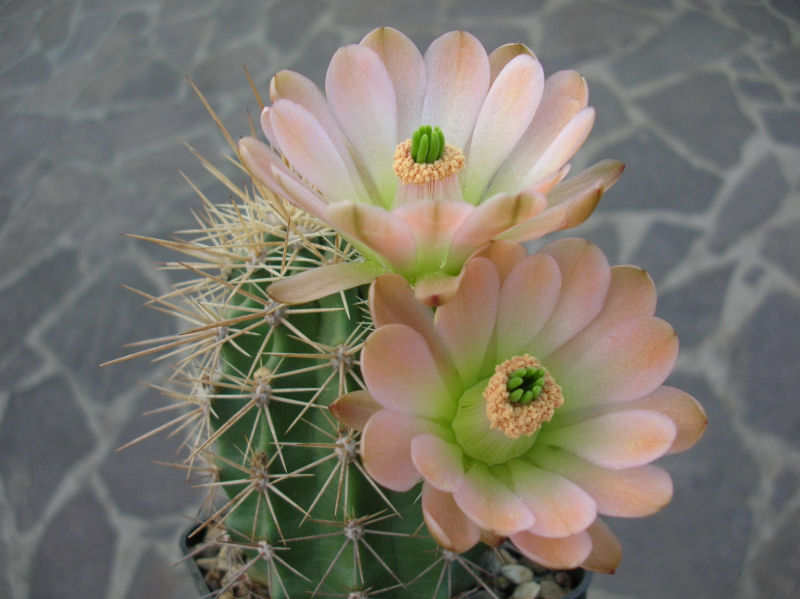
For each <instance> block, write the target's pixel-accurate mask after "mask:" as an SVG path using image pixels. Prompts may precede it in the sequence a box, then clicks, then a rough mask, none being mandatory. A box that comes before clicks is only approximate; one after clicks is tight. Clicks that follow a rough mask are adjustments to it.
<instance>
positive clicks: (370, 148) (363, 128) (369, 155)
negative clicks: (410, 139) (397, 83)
mask: <svg viewBox="0 0 800 599" xmlns="http://www.w3.org/2000/svg"><path fill="white" fill-rule="evenodd" d="M325 92H326V94H327V96H328V102H329V103H330V106H331V109H332V110H333V113H334V114H335V115H336V120H337V121H338V122H339V124H340V125H341V127H342V130H343V131H344V133H345V135H346V136H347V138H348V139H349V140H350V142H351V143H352V144H353V146H354V147H355V150H356V152H357V153H358V155H359V156H360V157H361V160H362V162H363V165H364V166H365V167H366V170H367V172H368V173H369V175H370V177H371V179H372V181H373V182H374V183H375V186H376V187H377V192H378V194H379V195H380V201H377V202H375V201H374V200H373V201H374V203H378V204H381V205H383V206H390V205H391V201H392V199H393V198H394V191H395V189H396V187H397V179H396V177H395V176H394V171H393V170H392V156H393V155H394V149H395V146H396V145H397V102H396V100H395V93H394V85H393V84H392V80H391V78H390V77H389V73H388V72H387V71H386V67H385V66H384V64H383V61H382V60H381V58H380V56H378V54H377V53H376V52H375V51H374V50H372V49H371V48H368V47H366V46H359V45H356V44H351V45H349V46H345V47H343V48H339V50H337V51H336V53H335V54H334V55H333V58H332V59H331V62H330V65H329V66H328V72H327V75H326V77H325Z"/></svg>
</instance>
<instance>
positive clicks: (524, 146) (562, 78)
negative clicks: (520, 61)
mask: <svg viewBox="0 0 800 599" xmlns="http://www.w3.org/2000/svg"><path fill="white" fill-rule="evenodd" d="M588 100H589V92H588V88H587V86H586V81H585V80H584V78H583V77H581V75H580V73H576V72H575V71H559V72H558V73H555V74H553V75H551V76H550V77H548V78H547V80H546V81H545V83H544V91H543V93H542V99H541V102H539V107H538V109H537V111H536V114H535V115H534V117H533V119H532V120H531V123H530V125H529V126H528V128H527V130H526V131H525V133H524V134H523V136H522V139H520V141H519V143H518V144H517V147H516V148H515V149H514V152H512V153H511V155H510V156H509V157H508V159H506V161H505V162H504V163H503V165H502V166H501V167H500V169H499V170H498V172H497V176H496V177H495V178H494V179H493V180H492V183H491V185H490V187H489V193H490V194H491V193H495V192H499V191H503V190H508V189H522V188H523V187H524V185H523V184H522V182H523V180H524V179H525V177H526V175H528V173H530V171H531V169H532V168H533V166H534V164H536V162H537V161H538V160H539V159H540V158H541V156H542V154H544V153H545V152H546V151H547V148H548V146H549V145H550V143H552V141H553V140H554V139H556V137H557V136H558V134H559V133H560V132H561V130H562V129H563V128H564V127H565V126H566V125H567V124H568V123H569V122H570V120H572V118H573V117H574V116H575V115H576V114H577V113H578V112H579V111H581V110H582V109H583V108H585V107H586V104H587V102H588ZM559 166H560V165H559ZM543 174H546V173H543ZM531 183H532V181H531Z"/></svg>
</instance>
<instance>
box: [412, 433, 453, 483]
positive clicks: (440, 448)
mask: <svg viewBox="0 0 800 599" xmlns="http://www.w3.org/2000/svg"><path fill="white" fill-rule="evenodd" d="M411 460H412V461H413V462H414V466H416V468H417V472H419V473H420V474H421V475H422V478H424V479H425V480H426V481H428V482H429V483H430V484H431V485H433V486H434V487H436V488H437V489H439V490H440V491H448V492H451V493H452V492H453V491H455V490H456V489H457V488H458V487H459V486H460V485H461V481H462V480H463V479H464V453H463V452H462V451H461V448H460V447H459V446H458V445H454V444H453V443H448V442H447V441H444V440H443V439H441V438H439V437H437V436H436V435H419V436H418V437H414V439H413V440H412V441H411Z"/></svg>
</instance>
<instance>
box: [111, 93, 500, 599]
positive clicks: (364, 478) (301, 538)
mask: <svg viewBox="0 0 800 599" xmlns="http://www.w3.org/2000/svg"><path fill="white" fill-rule="evenodd" d="M201 98H202V96H201ZM206 106H207V107H208V105H206ZM209 110H210V107H209ZM211 114H212V116H214V118H215V120H216V121H217V123H218V124H220V123H219V121H218V119H217V117H216V115H214V113H213V110H212V111H211ZM223 132H224V134H225V137H226V138H227V139H228V140H229V142H231V147H232V148H233V149H234V152H235V151H236V146H235V145H233V144H232V140H231V138H230V135H229V134H228V133H227V131H225V130H224V128H223ZM192 151H194V150H192ZM195 155H196V156H197V157H198V158H199V159H200V160H201V162H202V163H203V165H204V166H205V167H206V169H208V170H209V171H210V172H211V173H213V174H214V176H215V177H217V178H218V179H219V180H220V181H221V182H222V183H223V184H224V185H225V186H226V187H227V188H228V189H229V190H230V191H231V192H233V194H234V200H233V201H232V202H231V203H229V204H214V203H213V202H211V201H210V200H209V199H208V198H207V197H205V196H204V195H203V194H202V192H200V191H199V189H198V188H197V187H196V186H194V185H193V184H192V182H191V181H189V183H190V184H191V185H192V187H193V188H194V189H195V191H197V193H198V195H199V196H200V199H201V201H202V204H203V206H202V207H203V212H202V216H199V217H198V221H199V223H200V226H199V227H198V228H197V229H193V230H190V231H183V232H181V233H178V235H179V236H180V237H179V238H178V239H177V240H174V239H173V240H169V241H167V240H159V239H152V238H144V237H140V239H145V240H147V241H152V242H155V243H158V244H160V245H162V246H165V247H168V248H170V249H172V250H176V251H179V252H181V253H183V254H186V255H187V256H189V257H191V259H192V260H193V261H190V262H187V261H178V262H174V263H171V264H170V265H169V267H170V268H174V269H181V270H184V271H188V272H190V273H192V274H193V275H194V276H195V278H194V279H191V280H189V281H184V282H182V283H180V284H179V285H176V286H175V288H174V289H173V290H172V291H171V292H170V293H167V294H166V295H165V296H163V297H160V298H157V297H153V296H147V298H148V300H149V303H150V304H151V305H152V306H153V307H155V308H157V309H159V310H162V311H167V312H171V313H173V314H175V315H177V316H179V317H180V318H182V319H184V320H186V321H188V322H189V323H191V324H192V326H191V328H190V329H189V330H187V331H184V332H183V333H182V334H180V335H176V336H175V337H173V338H169V339H167V340H164V339H158V340H152V342H151V343H152V347H150V348H148V349H145V350H143V351H140V352H137V353H135V354H132V355H130V356H126V357H125V358H126V359H127V358H130V357H136V356H141V355H149V354H152V353H154V352H163V353H164V357H166V356H170V357H171V356H180V358H179V359H178V361H177V363H176V365H175V369H174V372H173V374H172V376H171V377H170V383H171V385H172V387H171V388H170V387H169V386H165V387H163V389H164V391H165V392H166V393H167V394H169V395H170V396H171V397H174V398H177V404H178V405H184V406H186V407H187V408H188V409H186V410H185V411H184V412H183V414H182V415H180V416H178V417H176V418H175V419H174V420H171V421H170V422H168V423H166V424H164V425H162V426H160V427H159V428H158V429H156V431H153V433H155V432H162V431H164V430H168V429H170V428H172V429H174V430H176V431H183V432H185V433H186V441H185V444H184V446H185V449H186V452H187V455H186V461H185V467H186V468H188V469H189V470H190V472H191V473H192V474H206V475H207V476H208V477H209V478H210V480H209V481H208V482H206V483H205V484H204V486H205V487H206V488H207V489H208V494H209V496H208V498H207V500H206V502H205V503H204V506H205V513H204V514H203V517H202V518H201V521H202V524H201V526H200V527H199V529H198V530H197V531H196V532H197V533H198V534H199V532H201V530H202V529H203V528H205V527H207V526H209V525H212V524H213V525H215V526H222V527H224V529H225V531H226V534H225V535H224V536H223V540H222V541H221V542H222V543H225V544H227V545H228V546H229V547H228V548H229V549H235V550H234V551H232V552H230V554H231V555H238V556H239V557H238V560H239V564H238V566H237V565H236V564H233V565H232V566H231V568H230V570H231V573H232V575H230V576H229V577H228V579H227V581H226V585H225V586H224V587H223V589H222V590H221V591H220V593H221V592H222V591H224V590H226V589H227V588H230V587H231V586H233V585H234V584H241V582H242V581H243V580H244V581H246V582H247V583H248V584H258V585H260V586H262V587H266V588H268V589H269V593H270V597H273V598H275V599H277V598H279V597H302V596H306V595H312V596H313V595H321V596H345V597H351V598H354V599H355V598H359V597H368V596H373V594H375V595H380V596H381V597H387V598H391V597H408V596H418V597H447V596H451V594H452V593H453V592H455V591H456V590H457V589H460V588H463V587H465V586H473V587H474V586H476V585H484V584H485V583H483V582H482V581H481V578H480V575H479V572H480V568H479V567H478V566H476V565H475V564H473V563H472V561H471V559H472V558H477V557H478V555H477V554H479V553H480V552H471V553H470V555H463V556H462V555H457V554H454V553H452V552H449V551H447V550H444V549H442V548H440V547H438V546H437V544H436V543H435V542H434V541H433V540H432V538H431V537H430V536H429V534H428V533H427V530H425V528H424V526H423V523H422V514H421V508H420V502H419V489H417V490H416V491H414V490H412V491H411V492H408V493H396V492H392V491H389V490H386V489H383V488H381V487H379V486H378V485H377V484H376V483H375V482H374V481H373V480H372V479H371V478H370V476H369V475H368V474H367V472H366V471H365V469H364V467H363V466H362V465H361V463H360V456H359V453H358V444H359V432H358V431H357V430H353V429H350V428H348V427H346V426H344V425H342V424H340V423H339V422H338V421H337V420H336V419H335V418H334V417H333V416H332V415H331V413H330V411H329V409H328V408H329V406H330V404H331V403H332V402H333V401H334V400H335V399H336V398H338V397H340V396H342V395H345V394H348V393H351V392H354V391H358V390H360V389H361V388H362V387H363V383H362V382H361V378H360V373H359V352H360V350H361V346H362V345H363V340H364V338H365V336H366V335H367V333H368V332H369V331H370V329H371V327H372V323H371V320H370V315H369V311H368V310H367V308H366V293H367V288H366V286H361V287H356V288H353V289H350V290H348V291H345V292H340V293H336V294H333V295H329V296H326V297H323V298H321V299H319V300H315V301H313V302H309V303H306V304H302V305H296V306H287V305H282V304H279V303H277V302H275V301H274V300H272V299H271V298H270V296H269V295H268V293H267V288H268V287H269V285H270V284H272V283H274V282H276V281H279V280H281V279H283V278H285V277H288V276H291V275H294V274H298V273H301V272H303V271H306V270H310V269H313V268H315V267H318V266H322V265H329V264H336V263H343V262H348V261H349V262H352V261H353V260H357V259H358V255H357V254H356V252H355V250H353V248H352V247H351V246H350V245H349V244H348V243H347V242H346V241H344V240H343V239H342V238H341V237H340V236H339V235H338V234H337V233H336V232H335V231H333V230H331V229H330V228H328V227H327V226H326V225H324V224H323V223H321V222H319V221H317V220H316V219H314V218H313V217H311V216H309V215H307V214H305V213H304V212H302V211H300V210H298V209H297V208H294V207H293V206H291V205H290V204H288V203H287V202H285V201H284V200H282V199H281V198H278V197H276V196H275V195H273V194H271V193H270V192H269V191H268V190H266V189H265V188H264V187H263V186H262V185H261V184H260V183H258V182H257V181H255V180H249V181H248V182H247V184H246V185H243V186H237V185H236V184H235V183H234V182H233V181H232V180H231V179H230V178H229V177H227V176H226V175H225V174H224V173H223V172H222V171H220V170H219V169H217V168H216V167H215V166H214V165H212V164H211V163H210V162H209V161H207V160H206V159H205V158H203V157H202V156H200V155H199V154H197V153H196V152H195ZM239 166H240V167H241V165H239ZM242 170H243V171H244V172H246V170H245V169H244V168H243V167H242ZM187 180H188V179H187ZM181 385H183V386H188V388H189V391H188V392H178V391H176V390H175V388H176V387H178V386H181ZM153 433H149V434H153ZM149 434H148V435H144V436H143V437H142V438H144V437H147V436H149ZM142 438H139V439H136V440H134V442H135V441H139V440H141V439H142Z"/></svg>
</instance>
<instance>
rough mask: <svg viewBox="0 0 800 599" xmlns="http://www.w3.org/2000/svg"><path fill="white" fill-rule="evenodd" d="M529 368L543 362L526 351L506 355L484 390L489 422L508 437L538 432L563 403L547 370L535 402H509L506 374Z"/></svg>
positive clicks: (556, 386)
mask: <svg viewBox="0 0 800 599" xmlns="http://www.w3.org/2000/svg"><path fill="white" fill-rule="evenodd" d="M530 367H533V368H542V363H541V362H540V361H539V360H537V359H536V358H534V357H532V356H529V355H528V354H525V355H523V356H514V357H513V358H509V359H508V360H506V361H505V362H503V363H502V364H498V365H497V366H496V367H495V369H494V374H493V375H492V378H490V379H489V382H488V383H487V385H486V389H485V390H484V391H483V398H484V399H485V400H486V417H487V418H488V419H489V424H490V425H491V427H492V428H497V429H500V430H501V431H503V433H505V435H506V436H507V437H509V438H511V439H518V438H519V437H521V436H522V435H532V434H533V433H535V432H536V431H538V430H539V429H540V428H541V426H542V424H543V423H545V422H549V421H550V419H551V418H552V417H553V414H554V413H555V411H556V408H558V407H559V406H561V404H563V403H564V395H563V394H562V393H561V387H559V386H558V384H557V383H556V382H555V380H554V379H553V377H552V376H550V373H549V372H547V370H545V374H544V376H543V377H542V380H543V383H544V384H543V385H542V391H541V393H539V396H538V397H537V398H536V399H535V400H534V401H532V402H531V403H529V404H525V405H523V404H519V403H512V402H511V401H510V399H509V391H508V378H509V376H508V375H510V374H511V373H512V372H514V371H516V370H519V369H520V368H530Z"/></svg>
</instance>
